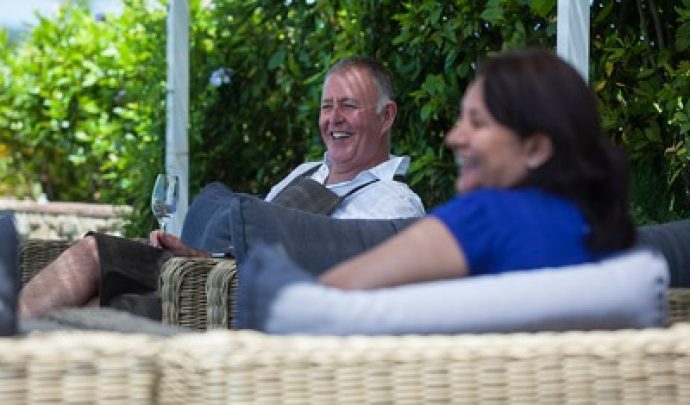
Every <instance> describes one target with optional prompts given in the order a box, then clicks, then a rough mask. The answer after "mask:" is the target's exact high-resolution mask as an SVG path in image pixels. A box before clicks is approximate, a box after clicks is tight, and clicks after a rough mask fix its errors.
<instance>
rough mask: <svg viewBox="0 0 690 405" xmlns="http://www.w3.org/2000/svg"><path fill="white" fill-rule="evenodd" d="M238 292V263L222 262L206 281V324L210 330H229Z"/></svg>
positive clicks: (215, 267)
mask: <svg viewBox="0 0 690 405" xmlns="http://www.w3.org/2000/svg"><path fill="white" fill-rule="evenodd" d="M230 291H237V263H236V262H235V260H221V261H220V262H219V263H217V264H216V265H215V266H213V268H212V269H211V271H209V274H208V279H207V280H206V297H207V304H206V317H207V320H206V324H207V328H208V329H218V328H221V329H227V328H228V325H230V320H231V319H232V315H231V314H232V312H231V311H232V309H231V308H234V300H232V302H230V301H231V300H230V298H231V297H232V298H234V297H235V296H236V294H230Z"/></svg>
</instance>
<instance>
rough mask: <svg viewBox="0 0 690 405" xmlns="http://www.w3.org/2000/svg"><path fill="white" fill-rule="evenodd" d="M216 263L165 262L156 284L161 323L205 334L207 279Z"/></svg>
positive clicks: (200, 261)
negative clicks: (201, 331) (161, 316)
mask: <svg viewBox="0 0 690 405" xmlns="http://www.w3.org/2000/svg"><path fill="white" fill-rule="evenodd" d="M217 263H218V260H215V259H198V258H185V257H174V258H172V259H170V260H168V261H167V262H165V264H164V265H163V269H161V277H160V280H159V289H160V293H161V299H162V303H163V323H166V324H170V325H180V326H185V327H188V328H192V329H198V330H206V302H207V299H206V279H207V278H208V274H209V271H210V270H211V269H212V268H213V266H215V265H216V264H217Z"/></svg>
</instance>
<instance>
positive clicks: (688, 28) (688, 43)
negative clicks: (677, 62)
mask: <svg viewBox="0 0 690 405" xmlns="http://www.w3.org/2000/svg"><path fill="white" fill-rule="evenodd" d="M688 47H690V22H686V23H685V24H683V25H681V26H680V27H678V31H676V50H677V51H678V52H684V51H685V50H687V49H688Z"/></svg>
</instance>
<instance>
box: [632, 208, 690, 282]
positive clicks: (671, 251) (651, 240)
mask: <svg viewBox="0 0 690 405" xmlns="http://www.w3.org/2000/svg"><path fill="white" fill-rule="evenodd" d="M638 238H639V242H640V244H642V245H646V246H651V247H653V248H655V249H657V250H659V251H660V252H661V253H662V254H663V255H664V256H665V257H666V261H667V262H668V268H669V272H670V274H671V287H672V288H681V287H683V288H690V220H684V221H675V222H668V223H665V224H659V225H646V226H642V227H640V228H639V229H638Z"/></svg>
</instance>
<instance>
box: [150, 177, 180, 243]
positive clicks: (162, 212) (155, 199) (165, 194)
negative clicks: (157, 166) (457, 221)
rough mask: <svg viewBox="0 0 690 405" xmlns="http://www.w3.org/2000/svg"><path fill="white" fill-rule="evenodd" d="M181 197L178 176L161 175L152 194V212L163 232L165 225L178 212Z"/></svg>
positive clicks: (157, 178)
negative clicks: (178, 202)
mask: <svg viewBox="0 0 690 405" xmlns="http://www.w3.org/2000/svg"><path fill="white" fill-rule="evenodd" d="M179 197H180V180H179V179H178V177H177V176H174V175H169V174H159V175H158V176H156V184H154V186H153V192H152V193H151V211H153V215H154V216H155V217H156V219H157V220H158V224H159V225H160V228H161V230H162V231H163V232H165V225H166V224H167V223H168V221H169V220H170V218H172V216H173V215H174V214H175V211H176V210H177V200H178V199H179Z"/></svg>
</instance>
